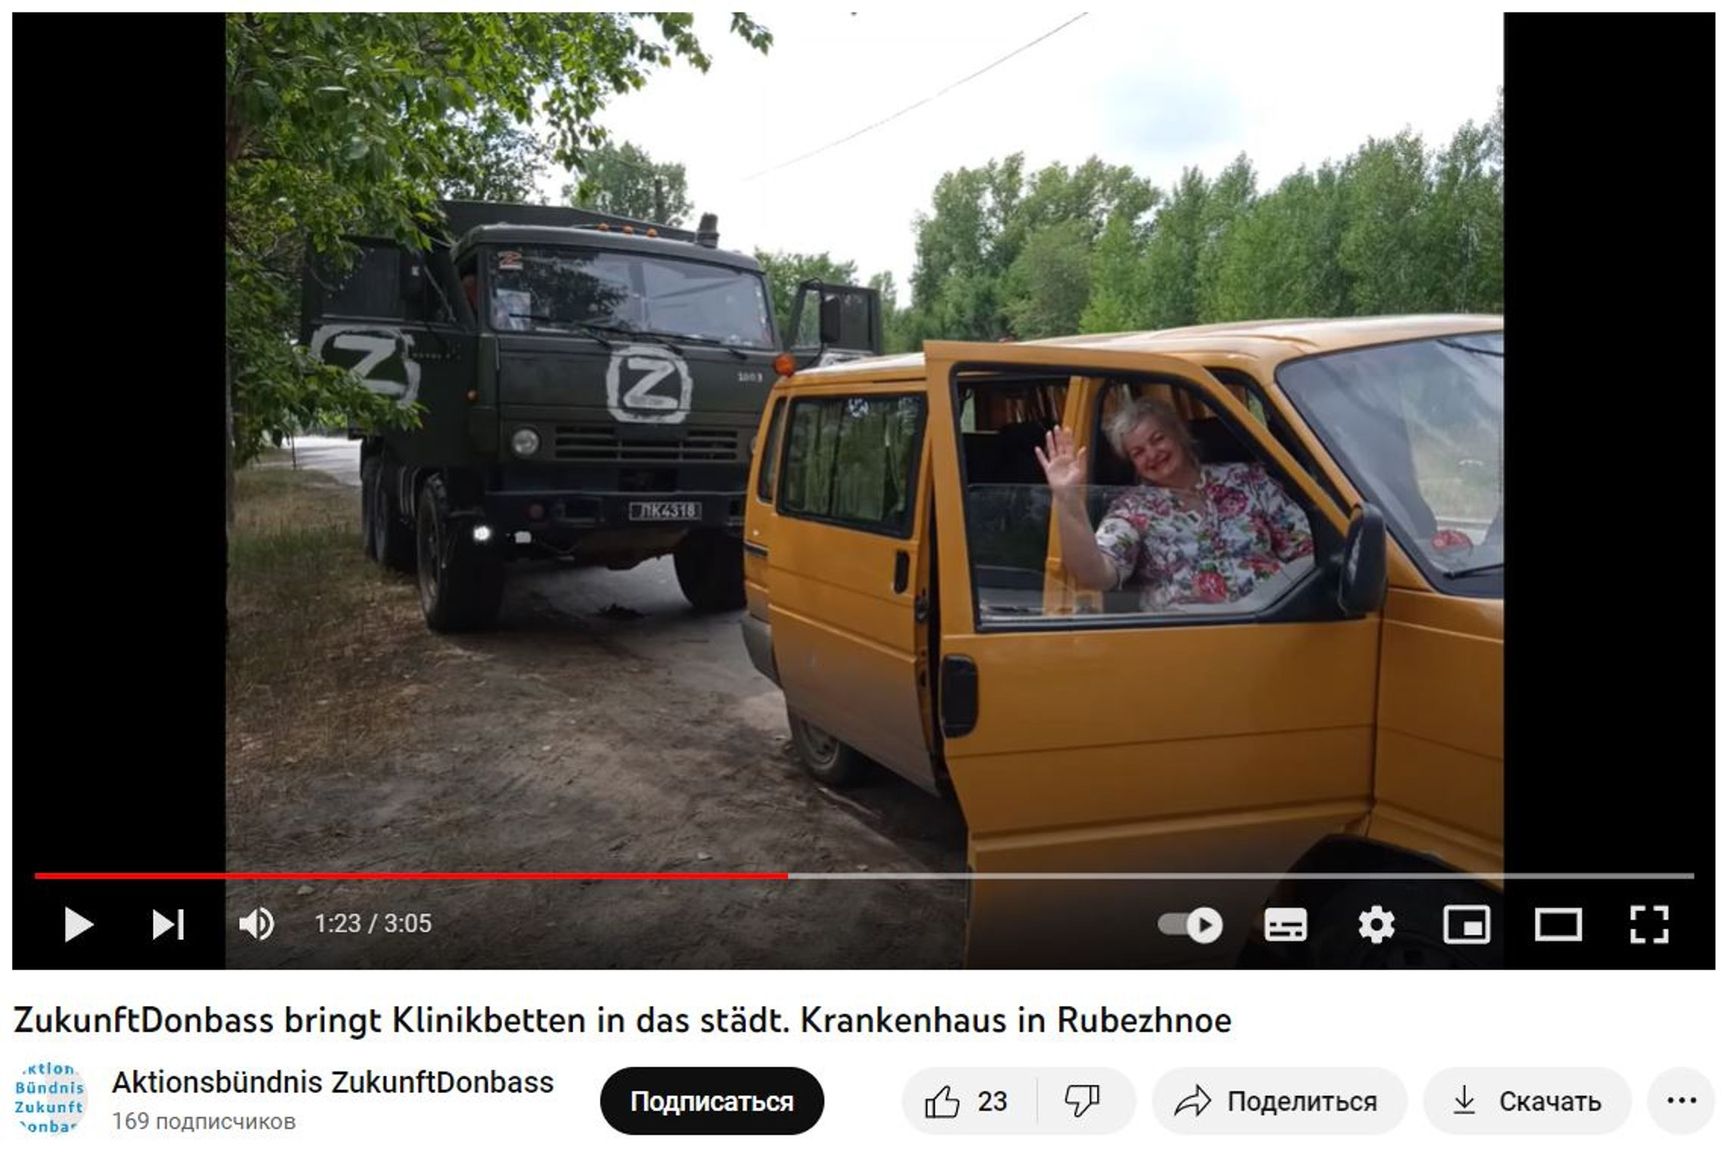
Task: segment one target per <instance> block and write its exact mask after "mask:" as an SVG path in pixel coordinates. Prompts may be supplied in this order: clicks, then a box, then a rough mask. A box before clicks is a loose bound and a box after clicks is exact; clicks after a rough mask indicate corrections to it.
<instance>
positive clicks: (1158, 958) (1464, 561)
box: [742, 316, 1503, 966]
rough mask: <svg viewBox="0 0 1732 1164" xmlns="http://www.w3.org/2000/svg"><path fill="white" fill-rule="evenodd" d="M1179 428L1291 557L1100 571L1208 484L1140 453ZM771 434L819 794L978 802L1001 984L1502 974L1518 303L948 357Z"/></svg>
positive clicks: (789, 600) (1009, 347)
mask: <svg viewBox="0 0 1732 1164" xmlns="http://www.w3.org/2000/svg"><path fill="white" fill-rule="evenodd" d="M1150 401H1153V402H1155V403H1148V402H1150ZM1121 413H1122V414H1123V415H1122V416H1120V414H1121ZM1115 416H1119V419H1120V422H1119V423H1115V419H1114V418H1115ZM1149 416H1160V417H1166V418H1169V419H1168V420H1167V421H1162V422H1161V423H1160V424H1156V425H1154V427H1152V428H1141V429H1139V428H1134V427H1128V426H1129V425H1130V424H1131V422H1133V421H1136V418H1139V417H1145V418H1146V417H1149ZM1138 423H1140V422H1138ZM1169 423H1174V424H1177V426H1178V429H1179V431H1175V432H1174V433H1173V434H1172V435H1173V437H1174V438H1175V441H1176V442H1177V443H1176V444H1175V445H1174V447H1175V448H1177V447H1181V446H1188V447H1189V448H1190V450H1192V452H1191V454H1190V455H1191V456H1192V457H1193V458H1194V459H1193V461H1192V462H1191V463H1192V464H1194V465H1195V466H1196V467H1197V484H1195V485H1193V486H1192V487H1191V488H1192V489H1194V490H1195V491H1196V496H1197V497H1198V498H1200V499H1201V500H1199V501H1198V502H1197V503H1196V506H1195V508H1194V511H1193V510H1190V509H1187V510H1186V513H1187V514H1189V516H1186V517H1185V518H1184V520H1185V521H1190V522H1194V523H1196V524H1197V526H1198V528H1205V526H1204V525H1203V523H1205V522H1214V523H1219V524H1217V525H1210V526H1207V527H1206V528H1207V529H1210V530H1224V529H1227V528H1229V527H1231V528H1233V529H1241V530H1242V529H1249V530H1251V531H1252V532H1251V535H1249V536H1253V537H1261V536H1262V534H1264V533H1267V532H1269V530H1270V529H1271V528H1272V527H1273V525H1281V526H1282V527H1283V528H1284V529H1285V530H1286V536H1284V537H1283V536H1281V534H1280V531H1279V530H1277V531H1276V532H1277V538H1276V541H1277V543H1278V544H1279V547H1280V549H1281V553H1280V555H1279V560H1278V561H1277V560H1272V559H1269V560H1265V559H1263V558H1260V559H1257V561H1256V562H1255V563H1254V564H1255V565H1256V567H1257V568H1256V570H1255V571H1254V573H1247V574H1245V575H1244V579H1245V584H1244V585H1235V586H1233V587H1232V588H1228V589H1223V588H1221V587H1220V586H1219V585H1218V582H1219V578H1218V577H1210V578H1208V579H1206V581H1208V582H1210V583H1211V584H1216V585H1214V586H1213V588H1211V587H1209V586H1204V585H1203V581H1204V580H1205V579H1203V572H1204V567H1197V569H1196V572H1195V574H1194V576H1193V577H1192V582H1188V583H1187V584H1186V587H1185V588H1183V589H1182V591H1181V590H1180V589H1179V588H1176V587H1173V586H1157V585H1155V583H1156V582H1158V581H1160V578H1159V577H1157V576H1158V575H1160V574H1161V570H1164V569H1167V568H1168V567H1169V566H1171V562H1170V561H1168V559H1166V558H1162V557H1160V555H1162V554H1166V553H1167V552H1168V550H1169V549H1171V545H1169V543H1166V542H1163V543H1161V544H1162V546H1163V547H1166V548H1163V549H1160V550H1159V551H1157V550H1156V549H1154V548H1152V547H1154V546H1155V542H1154V540H1153V535H1147V536H1148V537H1149V538H1150V540H1149V541H1147V542H1146V543H1144V548H1143V549H1140V550H1139V549H1137V548H1136V547H1135V546H1134V545H1133V548H1132V549H1131V550H1130V551H1129V556H1128V557H1126V558H1124V559H1123V560H1124V562H1125V566H1124V568H1123V569H1121V570H1119V571H1118V576H1119V577H1120V579H1121V581H1120V583H1119V584H1118V585H1112V584H1110V579H1111V578H1112V577H1113V571H1110V570H1108V571H1106V572H1105V573H1102V571H1101V570H1099V569H1097V567H1095V566H1089V567H1088V568H1087V569H1085V570H1083V572H1082V574H1083V576H1082V577H1081V578H1079V576H1078V570H1077V569H1076V568H1073V566H1074V563H1075V562H1081V561H1083V558H1081V557H1076V558H1073V559H1071V560H1070V561H1069V562H1067V553H1076V554H1084V555H1086V553H1087V551H1086V550H1075V549H1074V547H1075V546H1076V545H1077V543H1076V542H1075V541H1074V540H1073V541H1072V542H1071V546H1072V547H1073V549H1072V550H1069V551H1067V548H1066V536H1067V535H1066V529H1065V523H1066V521H1067V520H1069V521H1071V522H1072V523H1073V526H1072V531H1073V534H1074V529H1075V528H1077V526H1076V524H1075V523H1078V522H1081V521H1082V520H1083V518H1082V517H1081V516H1077V515H1079V514H1082V513H1083V511H1084V510H1085V509H1086V519H1087V522H1088V527H1087V530H1085V533H1086V532H1087V531H1088V530H1092V531H1093V532H1094V534H1095V536H1096V538H1097V540H1098V541H1099V544H1100V545H1101V546H1102V547H1103V552H1104V550H1105V548H1106V547H1107V546H1108V542H1107V540H1106V539H1107V530H1108V527H1109V526H1111V525H1112V524H1113V523H1114V522H1117V523H1118V525H1117V527H1116V528H1117V529H1118V530H1119V531H1120V532H1124V531H1125V530H1127V529H1130V528H1132V527H1134V529H1135V530H1138V531H1141V530H1143V528H1144V527H1143V526H1141V525H1137V524H1136V523H1137V522H1138V521H1139V520H1141V519H1140V518H1139V517H1138V516H1137V515H1138V513H1139V512H1146V511H1139V510H1138V509H1137V508H1136V507H1137V505H1140V504H1142V503H1143V502H1144V501H1150V500H1151V499H1152V503H1153V504H1155V506H1156V509H1158V510H1159V511H1160V512H1161V513H1167V512H1168V510H1167V509H1166V508H1164V507H1165V506H1166V505H1167V503H1168V502H1169V501H1171V500H1173V499H1174V498H1176V497H1177V494H1176V493H1171V494H1170V495H1169V493H1168V492H1163V491H1162V487H1161V486H1158V485H1156V484H1154V483H1153V482H1154V481H1155V480H1156V478H1155V477H1152V476H1149V473H1150V472H1152V471H1153V470H1151V469H1149V466H1150V465H1151V464H1154V463H1156V462H1151V461H1149V460H1148V457H1149V455H1150V454H1149V452H1148V450H1147V449H1145V448H1141V447H1140V446H1139V447H1133V448H1129V449H1127V447H1126V446H1127V442H1129V441H1130V440H1131V439H1132V437H1133V436H1134V435H1135V434H1137V433H1143V434H1148V433H1154V434H1155V436H1154V438H1152V439H1155V440H1160V439H1164V438H1163V436H1162V432H1163V429H1162V428H1161V425H1163V424H1169ZM1055 429H1056V430H1060V431H1062V432H1064V433H1066V434H1067V435H1068V438H1069V448H1070V452H1071V454H1072V459H1071V461H1069V462H1068V463H1067V464H1068V468H1069V470H1070V471H1072V472H1073V473H1075V474H1076V476H1074V477H1072V478H1069V479H1067V480H1069V481H1071V482H1072V483H1073V484H1072V485H1071V486H1068V487H1067V488H1066V489H1065V490H1064V497H1063V498H1062V499H1061V501H1062V504H1056V505H1055V501H1054V496H1055V489H1054V487H1053V486H1052V485H1050V484H1049V478H1048V475H1047V469H1046V465H1047V464H1050V463H1051V462H1052V459H1053V455H1054V446H1053V445H1050V444H1048V440H1049V436H1048V434H1049V433H1052V432H1053V431H1054V430H1055ZM754 447H755V454H754V466H753V475H752V478H751V487H750V490H749V492H748V498H747V510H746V522H745V526H746V538H745V551H746V559H745V569H746V594H747V612H746V615H745V617H744V619H743V621H742V626H743V630H744V635H745V640H746V645H747V649H748V651H749V652H750V654H751V657H752V659H753V661H754V663H755V664H756V666H757V667H758V669H759V670H760V671H762V672H763V673H764V674H765V675H767V676H769V677H770V678H771V679H772V680H774V681H775V682H776V683H777V684H778V685H779V686H780V687H781V689H782V691H783V693H784V695H785V697H786V700H787V706H788V720H789V724H790V728H791V730H792V734H793V740H794V744H795V747H796V749H797V751H798V753H799V755H800V757H801V760H802V761H803V763H804V764H805V766H806V767H807V768H808V769H809V770H810V771H811V772H812V774H813V775H814V776H816V777H817V778H818V779H820V780H824V781H827V782H831V783H845V782H848V781H850V780H852V779H855V778H858V777H860V776H861V775H863V774H865V773H866V772H867V771H869V770H871V769H873V768H874V767H875V766H881V767H883V768H887V769H889V770H890V771H892V772H895V773H897V774H899V775H900V776H902V777H904V778H906V779H908V780H911V781H913V782H914V783H916V784H918V785H920V786H921V787H923V788H926V789H929V790H931V791H933V792H935V793H942V794H953V795H954V796H955V798H956V800H957V802H958V804H959V805H960V807H961V810H962V813H963V815H964V816H965V817H966V820H967V824H968V865H969V868H970V870H972V871H973V872H975V873H976V874H979V875H980V876H979V877H977V878H976V879H974V880H973V881H971V882H970V901H969V922H968V943H967V950H968V955H967V957H968V961H969V963H970V964H972V965H1010V966H1046V965H1148V964H1156V963H1165V964H1197V965H1201V964H1210V963H1219V962H1225V961H1236V962H1239V963H1241V964H1265V961H1264V959H1265V956H1266V955H1267V956H1269V958H1270V960H1269V961H1268V962H1267V964H1278V963H1279V961H1280V960H1279V958H1275V957H1274V955H1278V954H1284V953H1286V950H1285V947H1286V945H1287V944H1288V943H1292V944H1294V945H1295V946H1297V947H1298V948H1299V949H1300V950H1303V951H1307V952H1306V953H1305V954H1304V956H1303V958H1302V959H1301V964H1331V965H1338V964H1341V963H1342V962H1343V961H1344V960H1346V961H1352V960H1355V959H1361V960H1365V961H1376V960H1379V959H1381V960H1385V961H1390V960H1393V961H1399V962H1402V963H1403V964H1411V963H1419V964H1432V963H1433V962H1434V961H1435V962H1436V963H1437V964H1450V963H1454V962H1462V961H1465V962H1467V963H1469V964H1471V963H1472V962H1473V960H1474V959H1475V958H1476V957H1477V958H1485V957H1486V956H1487V954H1486V952H1485V951H1484V950H1483V949H1478V948H1476V946H1483V945H1486V944H1487V943H1472V942H1470V943H1465V944H1464V943H1457V942H1451V941H1446V940H1445V936H1446V931H1445V929H1444V926H1445V925H1446V924H1447V923H1446V922H1445V921H1444V919H1443V906H1444V905H1445V904H1447V903H1456V902H1467V903H1471V902H1480V901H1487V900H1495V899H1496V893H1497V890H1498V888H1499V885H1500V882H1499V874H1500V873H1501V870H1502V866H1503V319H1502V317H1501V316H1423V317H1420V316H1415V317H1401V318H1378V319H1332V320H1305V321H1270V322H1255V323H1237V324H1221V325H1210V326H1203V327H1191V328H1183V329H1178V330H1173V331H1161V332H1148V333H1136V334H1123V335H1096V336H1077V337H1071V338H1066V339H1054V340H1042V341H1038V342H1034V343H1019V344H1006V343H999V344H988V343H950V342H929V343H927V344H926V346H925V351H924V353H921V354H914V355H905V356H894V357H883V358H875V359H867V360H861V361H858V362H854V363H848V364H840V365H835V366H831V367H823V368H815V369H810V370H807V371H803V372H799V373H797V374H795V375H793V376H790V377H786V378H784V379H783V380H782V381H781V382H779V383H778V384H777V385H776V386H775V388H774V390H773V391H772V393H771V395H770V398H769V401H768V402H767V404H766V407H765V410H764V415H763V418H762V420H761V422H760V427H759V430H758V435H757V439H756V442H755V446H754ZM1156 453H1157V454H1158V456H1159V457H1164V456H1166V455H1167V454H1166V453H1162V452H1161V451H1160V450H1156ZM1138 458H1141V459H1138ZM1159 463H1160V464H1167V462H1165V461H1159ZM1173 463H1178V462H1173ZM1078 480H1080V481H1082V484H1080V485H1075V484H1074V482H1075V481H1078ZM1230 481H1254V482H1257V483H1258V484H1257V488H1256V491H1255V492H1256V495H1257V497H1258V498H1260V500H1257V501H1255V502H1254V504H1253V506H1252V510H1253V511H1252V512H1247V511H1245V510H1244V509H1243V505H1244V497H1245V495H1244V494H1228V493H1221V492H1219V491H1218V490H1217V489H1216V487H1215V485H1211V484H1210V482H1215V483H1220V482H1230ZM1139 490H1140V491H1141V492H1138V491H1139ZM1139 498H1141V499H1142V500H1141V501H1139V500H1138V499H1139ZM1127 505H1128V506H1129V507H1128V508H1127ZM1257 506H1263V507H1264V508H1262V509H1258V508H1257ZM1172 512H1175V513H1176V512H1178V511H1177V510H1174V511H1172ZM1235 513H1236V514H1237V516H1234V514H1235ZM1266 514H1280V515H1287V519H1282V520H1280V521H1274V522H1273V523H1272V521H1271V520H1270V519H1267V518H1266V517H1265V515H1266ZM1224 515H1225V516H1224ZM1289 519H1290V520H1289ZM1158 520H1162V519H1158ZM1174 520H1175V521H1176V520H1178V519H1177V518H1175V519H1174ZM1127 523H1128V524H1127ZM1246 523H1249V524H1246ZM1163 528H1165V527H1163ZM1183 528H1189V527H1183ZM1128 536H1129V537H1132V538H1135V537H1141V536H1144V534H1142V533H1132V534H1130V535H1128ZM1162 536H1163V537H1164V536H1166V535H1165V534H1163V535H1162ZM1208 536H1211V537H1212V536H1214V535H1213V534H1210V535H1208ZM1222 536H1225V535H1222ZM1234 536H1238V535H1234ZM1172 544H1173V545H1177V544H1180V543H1172ZM1184 544H1186V545H1189V544H1190V543H1184ZM1202 544H1205V545H1213V546H1215V547H1216V549H1219V547H1220V545H1221V544H1225V543H1217V542H1207V541H1206V539H1205V542H1204V543H1202ZM1173 552H1175V553H1181V552H1182V551H1173ZM1139 554H1142V555H1144V556H1141V557H1139V556H1137V555H1139ZM1266 557H1267V556H1266ZM1157 558H1158V559H1159V561H1160V562H1165V563H1167V564H1166V565H1163V566H1159V568H1157V565H1158V563H1157V561H1156V559H1157ZM1110 562H1111V560H1110V559H1109V564H1110ZM1240 564H1243V563H1240ZM1193 565H1194V563H1193ZM1213 568H1214V567H1213V566H1209V567H1208V569H1209V570H1212V569H1213ZM1083 578H1088V579H1089V581H1088V582H1085V581H1084V580H1083ZM1103 578H1104V579H1107V580H1108V581H1109V584H1107V585H1105V586H1103V585H1101V582H1102V580H1103ZM1169 580H1170V579H1169ZM1090 582H1092V583H1093V584H1092V585H1091V584H1090ZM1392 874H1393V875H1396V877H1395V879H1392V880H1370V879H1369V876H1370V875H1380V876H1388V875H1392ZM1439 874H1444V875H1446V876H1443V877H1439V876H1438V875H1439ZM1451 874H1471V875H1472V876H1470V877H1461V878H1455V879H1451V877H1449V876H1447V875H1451ZM1415 875H1417V876H1415ZM1271 904H1274V905H1277V906H1278V907H1281V908H1283V909H1286V910H1287V911H1289V912H1287V913H1286V914H1284V915H1283V916H1285V917H1287V918H1291V917H1293V916H1295V915H1293V914H1292V913H1291V910H1293V909H1295V908H1297V909H1304V910H1306V911H1308V917H1309V922H1308V925H1307V926H1306V927H1305V929H1304V930H1301V931H1299V932H1306V930H1308V933H1306V939H1305V940H1303V941H1295V940H1294V939H1293V937H1292V935H1293V932H1294V931H1292V930H1291V929H1289V930H1284V931H1282V932H1281V934H1279V935H1277V934H1275V933H1274V932H1273V931H1270V930H1266V929H1265V928H1264V927H1265V923H1266V921H1267V918H1266V916H1265V908H1266V907H1268V906H1270V905H1271ZM1373 907H1376V909H1375V912H1373ZM1368 916H1370V917H1373V918H1374V919H1376V920H1374V921H1372V922H1369V923H1368V922H1366V921H1365V918H1366V917H1368ZM1385 919H1392V920H1385ZM1485 936H1487V937H1490V936H1491V935H1489V934H1487V935H1485ZM1278 945H1279V946H1281V947H1283V948H1281V949H1278V948H1277V946H1278ZM1296 956H1298V955H1290V957H1296ZM1306 959H1308V961H1306Z"/></svg>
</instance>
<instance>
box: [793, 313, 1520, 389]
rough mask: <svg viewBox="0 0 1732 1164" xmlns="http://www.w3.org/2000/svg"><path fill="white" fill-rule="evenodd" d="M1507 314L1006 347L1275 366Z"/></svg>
mask: <svg viewBox="0 0 1732 1164" xmlns="http://www.w3.org/2000/svg"><path fill="white" fill-rule="evenodd" d="M1502 330H1503V316H1501V315H1380V316H1362V317H1358V318H1348V319H1262V320H1251V321H1244V322H1237V323H1205V324H1199V325H1197V326H1194V327H1175V328H1168V329H1166V330H1164V331H1126V332H1113V333H1107V334H1101V335H1073V336H1059V337H1055V338H1052V339H1041V340H1029V341H1026V342H1022V343H1015V344H1006V345H1005V346H1006V347H1009V348H1016V347H1041V348H1074V349H1076V350H1077V351H1079V352H1086V351H1090V350H1095V349H1100V350H1108V351H1115V352H1150V353H1156V354H1164V355H1173V356H1185V357H1188V358H1192V359H1197V360H1210V359H1221V358H1223V357H1227V356H1239V357H1245V358H1249V359H1251V360H1253V361H1256V362H1259V363H1267V364H1269V365H1271V366H1272V365H1274V364H1279V363H1281V362H1282V361H1284V360H1288V359H1292V358H1294V357H1297V356H1308V355H1313V354H1315V353H1317V352H1331V351H1339V350H1341V349H1344V348H1361V347H1371V346H1373V345H1375V344H1384V343H1396V342H1399V341H1401V340H1410V339H1424V338H1426V337H1428V336H1437V335H1460V334H1463V333H1466V332H1481V331H1502ZM925 359H926V357H925V355H924V354H923V353H920V352H908V353H905V354H902V355H895V356H878V357H874V358H872V359H866V360H850V361H848V362H847V363H843V364H831V365H829V366H827V367H824V368H812V369H808V370H806V371H803V372H800V373H798V376H799V377H800V378H801V379H804V378H806V377H809V376H821V375H848V374H855V373H878V372H883V371H889V370H892V369H897V368H907V369H910V370H913V369H917V368H919V367H920V366H921V365H922V364H924V362H925Z"/></svg>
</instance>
